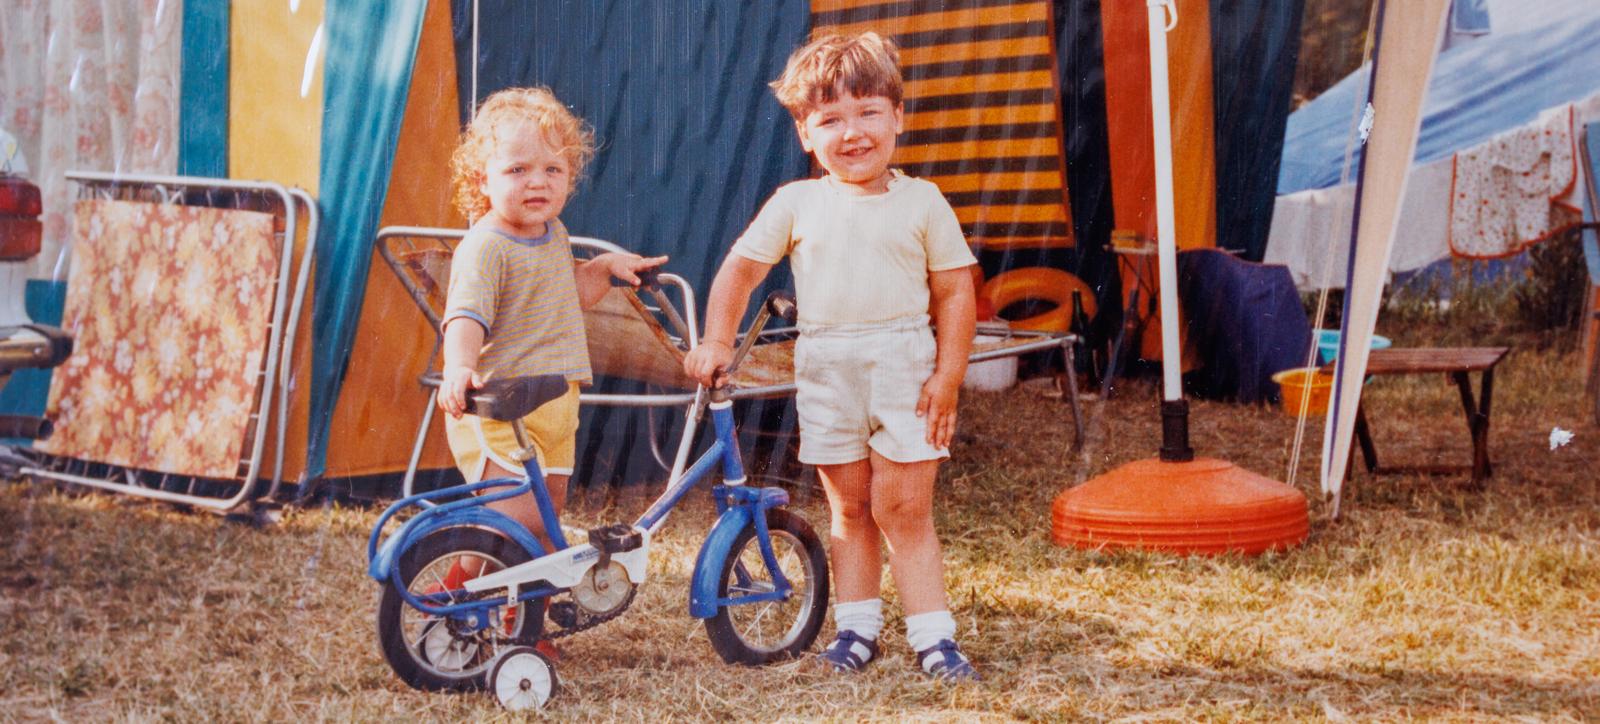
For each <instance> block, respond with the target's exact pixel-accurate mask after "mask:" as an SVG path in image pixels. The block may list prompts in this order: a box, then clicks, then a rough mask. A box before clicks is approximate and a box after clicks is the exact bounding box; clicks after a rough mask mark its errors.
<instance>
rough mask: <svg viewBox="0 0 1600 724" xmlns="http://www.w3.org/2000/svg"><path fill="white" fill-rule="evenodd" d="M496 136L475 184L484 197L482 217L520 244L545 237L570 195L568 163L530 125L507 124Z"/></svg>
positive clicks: (498, 130) (558, 151)
mask: <svg viewBox="0 0 1600 724" xmlns="http://www.w3.org/2000/svg"><path fill="white" fill-rule="evenodd" d="M495 135H496V137H497V138H496V140H495V144H494V152H493V153H491V154H489V158H488V159H487V160H486V161H485V162H484V169H483V173H484V177H483V180H482V181H480V182H479V183H478V188H479V189H480V190H481V191H483V193H484V195H486V196H488V197H489V213H487V214H485V215H484V217H485V218H486V219H487V220H489V221H490V222H491V223H493V224H494V225H495V226H497V227H499V228H500V229H501V230H502V231H506V232H509V233H512V234H515V235H517V236H520V237H522V238H525V239H536V238H538V237H541V236H544V233H545V230H546V223H547V222H549V221H550V220H551V219H554V218H556V217H557V216H559V215H560V214H561V209H562V207H563V206H565V205H566V203H567V196H568V194H570V193H571V192H572V163H571V162H570V161H569V160H568V159H567V156H566V154H565V153H562V151H561V149H560V148H558V147H557V146H555V145H554V144H552V143H550V140H549V139H548V138H546V137H545V134H543V133H541V132H540V131H539V128H538V126H535V125H533V124H531V123H517V124H508V125H506V126H505V127H504V128H501V129H497V132H496V134H495Z"/></svg>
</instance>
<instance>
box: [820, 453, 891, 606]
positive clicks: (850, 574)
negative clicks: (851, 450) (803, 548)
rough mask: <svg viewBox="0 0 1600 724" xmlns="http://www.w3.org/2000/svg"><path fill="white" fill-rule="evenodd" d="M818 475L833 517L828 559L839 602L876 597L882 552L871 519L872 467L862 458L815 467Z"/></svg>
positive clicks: (875, 525)
mask: <svg viewBox="0 0 1600 724" xmlns="http://www.w3.org/2000/svg"><path fill="white" fill-rule="evenodd" d="M817 476H818V477H820V478H822V489H823V490H824V491H825V492H826V493H827V495H828V510H829V511H830V512H831V514H832V525H831V529H830V535H829V538H830V541H829V543H830V545H829V548H828V556H829V558H831V559H832V563H833V585H834V591H835V596H836V598H837V600H838V601H839V602H840V603H850V602H854V601H865V600H869V599H874V598H877V597H878V589H879V587H880V585H881V584H882V580H883V553H882V550H881V548H880V544H879V542H878V535H879V531H878V524H877V523H876V522H874V521H873V518H872V504H873V496H872V467H871V463H869V462H868V460H867V459H865V458H863V459H861V460H857V461H855V462H853V463H844V464H841V465H818V466H817Z"/></svg>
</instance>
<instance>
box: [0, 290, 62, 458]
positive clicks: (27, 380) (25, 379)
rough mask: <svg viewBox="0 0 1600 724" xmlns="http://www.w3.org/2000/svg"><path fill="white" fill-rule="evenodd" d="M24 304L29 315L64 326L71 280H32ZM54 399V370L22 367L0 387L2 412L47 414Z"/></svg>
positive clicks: (19, 441)
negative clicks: (52, 371)
mask: <svg viewBox="0 0 1600 724" xmlns="http://www.w3.org/2000/svg"><path fill="white" fill-rule="evenodd" d="M23 303H24V304H25V305H26V308H27V311H28V318H29V319H32V320H33V321H34V322H35V323H38V324H48V325H50V326H52V327H57V326H60V325H61V315H62V311H63V310H64V309H65V308H66V304H67V283H66V282H53V281H50V280H48V279H29V280H28V284H27V289H26V291H25V292H24V297H23ZM49 401H50V370H40V369H22V370H17V371H16V372H13V373H11V379H10V380H9V381H7V382H6V386H5V388H4V389H0V415H43V414H44V410H45V406H46V405H47V404H48V403H49ZM0 444H6V445H32V444H33V441H32V440H22V439H14V438H13V439H0Z"/></svg>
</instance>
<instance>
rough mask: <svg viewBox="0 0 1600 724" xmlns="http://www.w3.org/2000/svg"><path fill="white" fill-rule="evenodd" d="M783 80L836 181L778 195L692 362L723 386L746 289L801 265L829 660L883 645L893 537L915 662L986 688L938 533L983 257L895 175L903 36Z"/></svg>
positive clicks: (868, 37)
mask: <svg viewBox="0 0 1600 724" xmlns="http://www.w3.org/2000/svg"><path fill="white" fill-rule="evenodd" d="M771 85H772V88H773V90H774V91H775V92H776V94H777V96H778V100H779V102H781V103H782V104H783V105H784V107H785V108H787V109H788V110H789V113H790V114H791V115H792V116H793V117H794V120H795V129H796V131H797V132H798V133H799V135H800V144H801V146H803V147H804V148H805V149H806V150H807V151H808V152H811V153H812V154H814V155H815V156H816V159H817V163H819V164H820V165H821V166H822V167H823V168H824V169H826V170H827V172H828V173H827V175H826V176H823V177H822V178H818V179H811V180H806V181H797V182H794V183H791V184H788V185H786V186H783V187H782V188H780V189H778V190H777V192H776V193H774V194H773V196H772V198H771V199H770V200H769V201H768V202H767V204H766V206H765V207H763V208H762V210H761V212H760V214H758V215H757V216H756V218H755V220H754V221H753V222H751V224H750V227H749V228H748V229H747V230H746V231H745V233H744V235H743V236H741V237H740V238H739V240H738V241H737V242H735V244H734V246H733V250H732V253H730V254H729V255H728V257H727V259H726V260H725V261H724V262H723V264H722V268H721V269H720V270H719V271H718V272H717V277H716V281H715V282H714V283H713V285H712V288H711V298H710V301H709V303H708V305H707V310H706V334H705V340H704V343H702V344H701V345H700V346H699V347H697V348H696V349H695V350H694V351H693V352H691V353H690V354H689V356H688V358H687V359H686V360H685V361H684V370H685V371H686V372H687V373H688V374H689V375H690V376H692V377H694V378H695V379H697V380H699V381H700V382H701V383H702V384H712V383H713V382H715V379H714V378H715V377H716V376H717V375H718V374H719V371H720V370H721V369H722V368H723V367H725V366H726V365H727V364H728V362H729V361H730V360H731V359H732V354H733V352H732V344H733V340H734V335H735V333H736V329H737V325H738V321H739V319H740V318H742V317H743V316H744V315H743V312H744V308H745V305H746V304H747V303H748V301H749V297H750V293H751V292H752V291H754V290H755V288H756V286H757V285H759V284H760V283H761V281H762V280H763V279H765V278H766V275H767V272H768V271H769V270H770V269H771V268H772V266H773V265H774V264H776V263H777V262H778V261H780V260H781V259H782V258H783V257H785V256H787V257H788V258H789V263H790V266H791V268H792V269H793V271H794V277H795V289H796V298H797V299H796V301H797V306H798V307H799V328H800V338H799V340H798V341H797V342H796V346H795V384H796V388H797V390H796V395H795V406H796V408H797V410H798V412H799V418H800V460H801V462H804V463H808V464H814V465H816V466H817V472H818V474H819V476H820V477H821V479H822V484H823V488H824V489H825V490H826V492H827V495H828V504H829V507H830V509H831V511H832V526H831V544H832V545H831V549H830V554H829V555H830V556H831V558H832V564H833V576H834V581H835V590H836V591H837V601H838V602H837V603H836V604H835V605H834V620H835V624H836V626H837V628H838V632H839V633H838V637H837V638H836V639H835V640H834V642H833V643H832V644H830V645H829V646H828V647H827V649H826V650H825V651H824V652H823V654H822V658H823V660H824V661H826V662H827V663H828V664H829V665H831V666H832V667H833V668H834V669H836V670H839V671H860V670H861V669H863V668H865V667H866V666H867V664H868V663H870V662H871V661H872V660H873V659H874V658H876V657H877V655H878V653H879V646H878V637H879V634H880V633H881V632H882V628H883V601H882V600H881V599H880V598H879V589H880V586H881V582H882V570H883V563H882V552H881V548H880V536H881V537H882V540H883V541H886V542H887V544H888V553H889V569H890V572H891V573H892V574H893V576H894V581H895V585H896V588H897V589H898V590H899V592H900V597H901V600H902V602H903V603H904V605H905V612H906V640H907V642H908V643H910V644H911V647H912V649H913V650H915V651H916V661H917V665H918V667H919V668H920V669H921V670H922V671H923V672H925V673H926V674H928V675H930V676H934V677H936V678H940V679H967V680H974V679H978V678H979V677H978V674H977V672H976V671H975V670H974V669H973V668H972V665H971V663H970V662H969V661H968V660H967V658H966V657H965V656H964V655H962V653H961V649H960V647H959V646H957V645H956V643H955V633H956V623H955V619H954V617H952V616H951V614H950V610H949V603H948V601H947V599H946V596H945V590H944V561H943V559H942V557H941V552H940V548H939V538H938V534H937V533H936V531H935V530H934V527H933V485H934V481H935V478H936V477H937V474H938V469H939V461H940V460H941V459H943V458H946V457H949V456H950V453H949V449H948V448H949V445H950V439H951V437H952V436H953V435H954V433H955V424H956V399H957V396H958V393H959V391H960V387H961V379H962V377H963V375H964V374H965V372H966V367H967V354H968V352H969V351H970V349H971V346H972V335H973V328H974V302H973V290H972V277H971V274H970V270H969V268H968V267H970V266H971V265H973V264H975V263H977V260H976V259H975V258H973V256H972V253H971V251H970V250H968V248H967V245H966V240H965V238H964V236H963V235H962V232H961V225H960V223H959V222H958V221H957V220H956V215H955V212H954V211H953V210H952V209H951V208H950V204H949V202H947V201H946V200H945V198H944V196H943V195H941V194H940V192H939V189H938V187H936V186H934V185H933V184H932V183H929V182H927V181H922V180H919V179H913V178H909V177H907V176H905V175H904V174H903V173H901V172H899V171H898V170H892V169H890V168H889V161H890V158H891V157H892V155H893V154H894V148H895V136H896V135H897V134H899V133H900V132H901V130H902V128H903V121H904V114H905V108H904V105H903V103H902V100H903V94H904V91H903V84H902V80H901V77H900V68H899V52H898V50H897V49H896V48H895V46H894V43H893V42H892V41H890V40H888V39H885V38H883V37H881V36H879V35H878V34H876V33H871V32H868V33H863V34H860V35H830V36H828V37H825V38H820V39H817V40H814V41H812V42H811V43H809V44H807V45H806V46H804V47H802V48H800V49H799V50H797V51H795V53H794V54H793V55H792V56H790V58H789V63H788V66H787V68H785V70H784V73H783V76H782V77H781V78H779V79H778V80H777V81H775V82H774V83H772V84H771ZM930 316H931V319H932V320H933V321H936V322H937V324H938V334H937V337H936V336H935V334H934V332H933V329H932V328H931V327H930Z"/></svg>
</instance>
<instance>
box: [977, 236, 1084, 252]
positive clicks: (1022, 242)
mask: <svg viewBox="0 0 1600 724" xmlns="http://www.w3.org/2000/svg"><path fill="white" fill-rule="evenodd" d="M967 243H968V244H977V245H978V246H981V247H983V248H985V249H1006V248H1019V247H1020V248H1027V249H1055V248H1061V247H1070V246H1072V237H1070V236H969V237H967Z"/></svg>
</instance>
